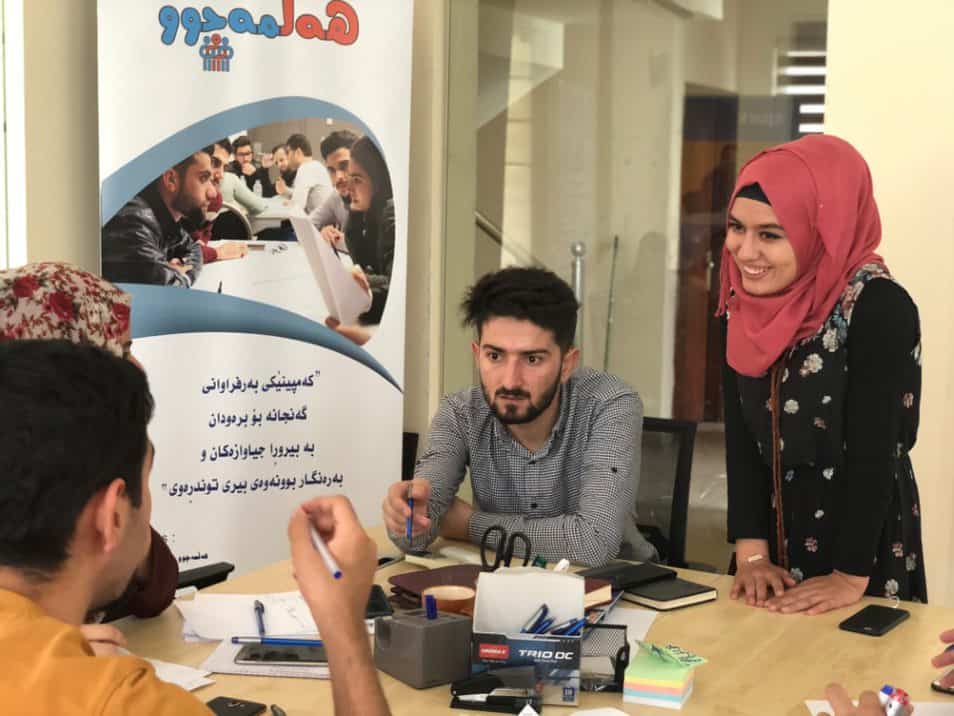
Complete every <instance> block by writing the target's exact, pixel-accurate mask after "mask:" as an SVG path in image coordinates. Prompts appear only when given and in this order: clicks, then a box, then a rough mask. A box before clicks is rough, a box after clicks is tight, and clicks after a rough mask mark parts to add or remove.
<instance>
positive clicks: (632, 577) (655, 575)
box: [578, 562, 676, 592]
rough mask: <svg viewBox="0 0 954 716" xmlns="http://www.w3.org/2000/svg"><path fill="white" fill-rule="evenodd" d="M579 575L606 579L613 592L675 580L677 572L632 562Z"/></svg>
mask: <svg viewBox="0 0 954 716" xmlns="http://www.w3.org/2000/svg"><path fill="white" fill-rule="evenodd" d="M578 574H581V575H583V576H584V577H597V578H599V579H605V580H608V581H609V582H610V584H612V585H613V591H614V592H615V591H617V590H620V589H630V588H632V587H638V586H640V585H642V584H649V583H651V582H656V581H659V580H662V579H673V578H675V576H676V572H675V571H674V570H672V569H667V568H666V567H660V566H659V565H658V564H653V563H652V562H643V563H641V564H634V563H632V562H610V563H609V564H607V565H604V566H602V567H591V568H590V569H584V570H582V571H580V572H578Z"/></svg>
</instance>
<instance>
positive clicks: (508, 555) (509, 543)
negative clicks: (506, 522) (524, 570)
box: [480, 525, 530, 572]
mask: <svg viewBox="0 0 954 716" xmlns="http://www.w3.org/2000/svg"><path fill="white" fill-rule="evenodd" d="M494 533H497V535H498V536H497V547H496V550H495V552H494V561H493V564H491V563H490V562H488V561H487V546H488V543H489V541H490V535H491V534H494ZM518 539H519V540H521V541H522V542H523V547H524V550H523V566H524V567H526V566H527V565H528V564H529V563H530V538H529V537H527V535H525V534H524V533H523V532H513V533H512V534H510V535H509V536H508V535H507V530H505V529H504V528H503V527H501V526H500V525H493V526H492V527H488V528H487V531H486V532H484V536H483V537H481V538H480V563H481V564H482V565H483V568H484V571H485V572H493V571H494V570H495V569H497V568H498V567H500V566H501V565H502V566H504V567H509V566H510V563H511V562H512V561H513V553H514V547H515V543H516V541H517V540H518Z"/></svg>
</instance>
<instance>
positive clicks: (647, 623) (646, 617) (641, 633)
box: [603, 605, 657, 644]
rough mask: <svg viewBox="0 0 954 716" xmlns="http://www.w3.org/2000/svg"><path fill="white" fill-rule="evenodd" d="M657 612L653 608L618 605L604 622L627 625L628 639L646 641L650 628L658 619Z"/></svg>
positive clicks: (629, 640)
mask: <svg viewBox="0 0 954 716" xmlns="http://www.w3.org/2000/svg"><path fill="white" fill-rule="evenodd" d="M656 614H657V613H656V612H655V611H653V610H651V609H634V608H632V607H628V606H626V607H623V606H619V605H617V606H615V607H613V609H612V610H611V611H610V613H609V614H607V615H606V616H605V617H604V618H603V624H623V625H625V626H626V640H627V641H628V642H629V643H630V644H632V643H633V642H635V641H645V639H646V635H647V634H648V633H649V628H650V627H651V626H652V625H653V622H654V621H655V620H656Z"/></svg>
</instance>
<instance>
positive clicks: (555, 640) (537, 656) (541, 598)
mask: <svg viewBox="0 0 954 716" xmlns="http://www.w3.org/2000/svg"><path fill="white" fill-rule="evenodd" d="M583 598H584V581H583V578H582V577H578V576H576V575H574V574H563V573H557V572H552V571H548V570H545V569H540V568H534V567H521V568H512V569H498V570H497V571H496V572H483V573H482V574H481V575H480V576H479V577H478V579H477V600H476V602H475V605H474V623H473V637H472V660H473V663H474V664H479V665H481V666H486V667H488V668H499V667H502V666H522V665H533V666H534V668H535V670H536V675H537V687H536V688H537V691H538V693H540V694H541V696H542V698H543V703H544V704H554V705H560V706H573V705H576V704H577V703H578V701H579V695H580V656H581V652H582V648H581V637H579V636H557V635H532V634H524V633H521V631H520V630H521V628H522V627H523V626H524V625H525V624H526V622H527V620H528V619H529V618H530V617H531V616H532V615H533V614H534V612H536V611H537V609H539V607H540V605H541V604H546V605H547V608H548V609H549V613H550V614H551V615H552V616H553V617H554V618H555V619H556V622H555V623H562V622H565V621H568V620H570V619H579V618H581V617H583V614H584V609H583Z"/></svg>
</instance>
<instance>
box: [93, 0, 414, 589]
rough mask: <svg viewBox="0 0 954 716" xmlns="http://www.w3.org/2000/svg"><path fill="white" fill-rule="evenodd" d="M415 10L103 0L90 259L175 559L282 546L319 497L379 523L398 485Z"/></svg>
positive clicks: (313, 0)
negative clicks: (138, 386)
mask: <svg viewBox="0 0 954 716" xmlns="http://www.w3.org/2000/svg"><path fill="white" fill-rule="evenodd" d="M412 10H413V6H412V2H411V0H400V1H396V0H353V1H352V2H343V1H341V0H333V1H332V2H318V1H317V0H310V1H309V0H297V2H296V0H247V1H245V2H241V3H239V2H235V0H232V2H228V3H223V4H221V6H217V5H216V4H215V3H211V4H209V5H206V6H189V5H177V4H169V3H163V2H137V3H128V2H122V1H121V0H99V3H98V15H99V113H100V158H99V165H100V188H101V201H100V215H101V227H102V230H101V231H102V234H101V236H102V254H101V256H102V272H103V276H104V278H106V279H108V280H109V281H112V282H115V283H117V284H119V285H121V286H122V287H123V288H124V289H125V290H127V291H129V292H130V293H131V294H132V296H133V304H132V336H133V339H134V344H133V348H132V351H133V354H134V355H135V356H136V358H137V359H138V360H139V361H140V362H141V363H142V364H143V366H144V367H145V369H146V372H147V374H148V376H149V380H150V384H151V386H152V390H153V393H154V394H155V396H156V401H157V411H156V416H155V418H154V420H153V424H152V427H151V434H152V437H153V440H154V442H155V446H156V458H155V469H154V470H153V473H152V484H151V487H152V491H153V501H154V512H153V526H154V527H155V529H156V530H157V532H158V533H159V534H161V535H162V537H163V538H164V539H165V540H166V542H167V544H168V545H169V547H170V549H171V550H172V552H173V554H174V555H175V556H176V558H177V559H178V561H179V564H180V567H181V568H187V567H193V566H201V565H203V564H207V563H212V562H218V561H229V562H233V563H235V564H236V567H237V569H238V571H240V572H244V571H247V570H250V569H254V568H257V567H259V566H262V565H264V564H268V563H270V562H273V561H275V560H276V559H280V558H283V557H284V556H285V555H286V554H287V544H286V540H285V535H284V530H283V529H279V528H280V527H282V526H283V525H284V522H285V520H286V519H287V515H288V513H289V511H290V510H291V509H292V508H293V507H294V506H295V505H297V504H299V503H300V502H301V501H302V500H303V499H307V498H308V497H312V496H318V495H323V494H345V495H347V496H348V497H349V498H350V499H351V500H352V501H353V502H354V504H355V507H356V509H357V510H358V514H359V516H360V517H361V519H362V520H363V521H365V523H366V524H371V525H373V524H376V523H378V522H379V521H380V509H379V508H380V495H381V494H383V492H384V490H385V488H386V486H387V485H389V484H390V483H392V482H393V481H394V480H397V479H400V465H401V425H402V419H403V395H402V382H403V369H404V365H403V362H404V326H405V316H404V306H405V286H406V266H405V263H406V262H405V256H406V245H407V244H406V242H407V192H408V186H407V184H408V153H409V122H410V73H411V45H410V38H411V19H412ZM395 38H405V41H404V42H395ZM369 445H373V446H374V449H373V450H368V449H366V446H369ZM273 528H274V529H273Z"/></svg>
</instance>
